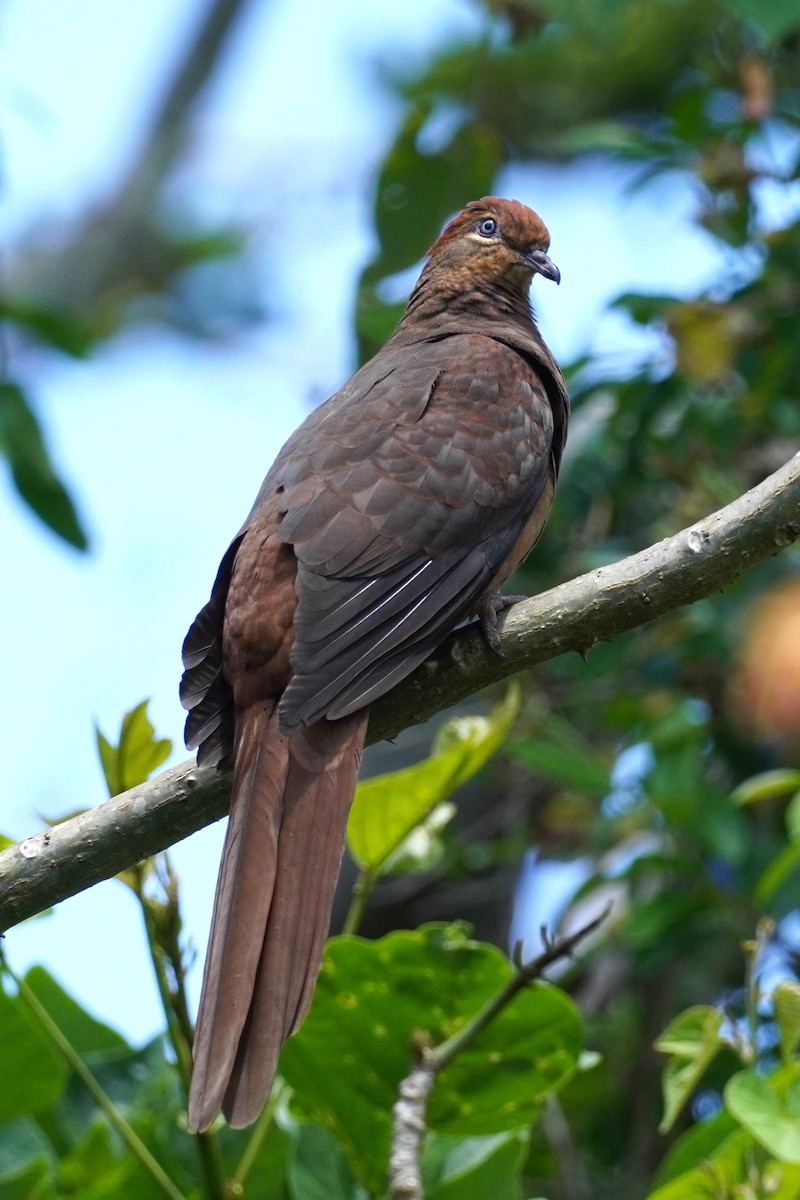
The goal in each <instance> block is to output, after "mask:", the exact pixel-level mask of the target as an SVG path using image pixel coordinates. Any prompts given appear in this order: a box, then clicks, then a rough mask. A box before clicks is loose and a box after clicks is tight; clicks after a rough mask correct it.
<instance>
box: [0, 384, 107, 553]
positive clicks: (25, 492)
mask: <svg viewBox="0 0 800 1200" xmlns="http://www.w3.org/2000/svg"><path fill="white" fill-rule="evenodd" d="M0 454H2V455H3V456H4V457H5V458H6V459H7V460H8V464H9V466H10V468H11V476H12V478H13V480H14V485H15V487H16V489H17V491H18V492H19V494H20V496H21V497H22V499H23V500H24V501H25V503H26V504H27V505H28V506H29V507H30V508H31V509H32V510H33V512H35V513H36V515H37V517H39V518H40V519H41V520H42V521H44V523H45V525H47V526H48V528H49V529H52V531H53V533H57V534H58V536H59V537H61V538H63V539H64V541H66V542H69V544H70V545H71V546H75V548H76V549H78V550H85V549H86V548H87V546H88V544H89V543H88V540H87V538H86V534H85V533H84V530H83V527H82V525H81V522H80V519H79V517H78V514H77V511H76V509H75V505H74V503H73V501H72V499H71V497H70V495H69V492H68V491H67V489H66V487H65V486H64V484H63V483H62V481H61V480H60V479H59V477H58V475H57V474H56V470H55V467H54V466H53V462H52V460H51V458H50V454H49V451H48V449H47V445H46V443H45V439H44V433H43V431H42V427H41V425H40V424H39V421H38V420H37V418H36V416H35V415H34V412H33V410H32V408H31V406H30V404H29V403H28V400H27V399H26V397H25V394H24V392H23V391H22V389H21V388H19V387H17V386H16V384H13V383H0Z"/></svg>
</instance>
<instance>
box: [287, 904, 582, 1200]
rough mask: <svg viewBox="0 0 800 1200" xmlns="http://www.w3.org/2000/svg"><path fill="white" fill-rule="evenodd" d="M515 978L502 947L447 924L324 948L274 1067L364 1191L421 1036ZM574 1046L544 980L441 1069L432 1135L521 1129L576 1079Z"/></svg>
mask: <svg viewBox="0 0 800 1200" xmlns="http://www.w3.org/2000/svg"><path fill="white" fill-rule="evenodd" d="M513 973H514V968H513V967H512V965H511V963H510V962H509V961H508V959H507V958H506V957H505V956H504V955H503V954H501V953H500V951H499V950H497V949H496V948H495V947H494V946H488V945H483V944H481V943H478V942H474V941H471V940H470V939H469V938H468V937H467V935H466V933H465V931H464V929H463V928H462V927H460V926H454V925H439V924H437V925H428V926H424V927H423V928H422V929H419V930H416V931H414V932H398V933H391V934H388V935H387V936H386V937H384V938H381V939H380V940H379V941H377V942H368V941H365V940H364V939H362V938H357V937H339V938H333V939H332V940H331V941H330V942H329V943H328V948H327V950H326V954H325V961H324V964H323V967H322V971H321V972H320V976H319V982H318V984H317V992H316V996H315V999H314V1003H313V1006H312V1009H311V1012H310V1014H309V1016H308V1018H307V1020H306V1022H305V1024H304V1026H303V1028H302V1029H301V1030H300V1032H299V1033H298V1034H297V1036H296V1037H294V1038H292V1039H291V1040H290V1041H289V1042H287V1044H286V1046H285V1047H284V1050H283V1054H282V1056H281V1071H282V1074H283V1075H284V1076H285V1078H286V1079H287V1081H288V1082H289V1083H290V1084H291V1085H292V1087H293V1088H295V1090H296V1096H295V1099H296V1102H298V1103H302V1105H303V1106H304V1107H305V1108H307V1109H308V1111H309V1113H310V1115H311V1116H312V1117H313V1118H314V1119H315V1120H317V1121H319V1122H320V1123H321V1124H323V1125H325V1126H326V1128H328V1129H330V1130H331V1131H332V1132H333V1133H334V1135H335V1136H336V1138H337V1140H338V1141H339V1142H340V1143H341V1145H342V1146H343V1147H344V1149H345V1151H346V1153H347V1154H348V1156H349V1158H350V1161H351V1163H352V1165H353V1168H354V1170H355V1171H356V1174H357V1175H358V1177H359V1178H360V1180H361V1182H362V1183H363V1184H364V1185H365V1186H366V1187H367V1188H368V1189H369V1190H371V1191H373V1192H380V1191H381V1190H382V1188H383V1181H384V1178H385V1172H386V1164H387V1162H388V1155H389V1142H390V1136H391V1125H392V1106H393V1104H394V1103H395V1101H396V1099H397V1088H398V1085H399V1083H400V1081H401V1080H402V1079H403V1078H405V1076H406V1075H407V1074H408V1072H409V1070H410V1068H411V1065H412V1059H413V1051H412V1042H413V1040H414V1038H415V1036H418V1031H424V1033H425V1035H426V1036H427V1037H428V1038H429V1039H430V1040H431V1041H432V1042H433V1043H434V1044H440V1043H441V1042H443V1041H445V1040H446V1039H447V1038H449V1037H450V1036H451V1035H452V1034H454V1033H455V1032H456V1031H457V1030H459V1029H461V1028H462V1027H463V1026H464V1024H465V1023H466V1022H467V1021H469V1020H470V1019H471V1018H472V1017H474V1016H475V1014H476V1013H477V1012H479V1011H480V1010H481V1009H482V1008H483V1006H484V1005H485V1004H486V1003H487V1002H488V1001H489V1000H490V999H491V998H493V997H494V996H496V994H497V993H498V992H499V991H500V990H501V988H503V987H504V986H505V985H506V984H507V982H508V980H509V979H510V978H511V977H512V975H513ZM580 1051H581V1019H580V1015H579V1013H578V1011H577V1009H576V1007H575V1005H574V1003H573V1002H572V1000H571V999H570V998H569V997H568V996H566V995H564V993H563V992H561V991H559V990H558V989H557V988H554V987H550V986H548V985H546V984H539V985H537V986H534V987H531V988H528V989H526V990H525V991H523V992H522V993H520V994H519V995H518V996H516V997H515V999H514V1001H513V1002H512V1003H511V1004H510V1005H509V1006H508V1007H507V1008H505V1009H503V1011H502V1012H501V1013H500V1014H499V1015H498V1016H497V1018H496V1019H495V1020H494V1021H493V1022H492V1023H491V1025H490V1026H489V1027H488V1028H487V1029H485V1030H484V1031H483V1032H482V1033H481V1034H480V1036H479V1037H478V1038H477V1039H476V1040H475V1042H474V1043H473V1044H471V1045H469V1046H468V1047H467V1048H465V1049H464V1051H463V1052H462V1053H461V1054H460V1055H459V1056H458V1057H457V1058H456V1059H455V1060H454V1061H453V1062H452V1063H451V1064H450V1065H449V1066H448V1067H447V1068H446V1069H445V1070H443V1071H442V1072H441V1074H440V1075H439V1077H438V1078H437V1081H436V1084H435V1087H434V1089H433V1093H432V1096H431V1100H430V1105H429V1109H428V1125H429V1128H431V1129H435V1130H437V1131H439V1132H442V1133H449V1134H461V1135H470V1136H473V1135H476V1136H483V1135H487V1134H492V1133H500V1132H503V1131H507V1130H511V1129H518V1128H521V1127H522V1126H526V1125H528V1124H530V1122H532V1121H533V1120H535V1119H536V1118H537V1116H538V1114H539V1110H540V1104H541V1101H542V1099H543V1097H544V1096H545V1095H546V1094H547V1093H548V1092H551V1091H555V1090H557V1089H558V1088H559V1087H561V1086H562V1084H564V1083H565V1082H566V1081H567V1080H568V1079H569V1078H570V1077H571V1076H572V1075H573V1074H574V1072H575V1070H576V1066H577V1062H578V1056H579V1054H580Z"/></svg>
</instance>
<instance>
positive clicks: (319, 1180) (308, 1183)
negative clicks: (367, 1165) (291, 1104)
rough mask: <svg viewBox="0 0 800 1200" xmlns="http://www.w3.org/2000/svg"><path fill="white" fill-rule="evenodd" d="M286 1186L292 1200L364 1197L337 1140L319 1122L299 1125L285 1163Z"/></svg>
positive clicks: (350, 1199)
mask: <svg viewBox="0 0 800 1200" xmlns="http://www.w3.org/2000/svg"><path fill="white" fill-rule="evenodd" d="M289 1187H290V1189H291V1195H292V1197H293V1200H357V1198H359V1200H360V1198H361V1197H364V1198H365V1200H366V1193H365V1192H364V1189H363V1188H361V1187H359V1186H358V1184H357V1183H356V1181H355V1179H354V1178H353V1172H352V1171H351V1170H350V1165H349V1163H348V1161H347V1159H346V1158H345V1156H344V1153H343V1152H342V1149H341V1147H340V1146H339V1144H338V1142H337V1141H336V1140H335V1138H333V1137H332V1136H331V1134H330V1133H328V1131H327V1130H326V1129H321V1128H320V1127H319V1125H301V1126H300V1129H299V1131H298V1134H297V1139H296V1141H295V1144H294V1153H293V1155H292V1161H291V1164H290V1166H289Z"/></svg>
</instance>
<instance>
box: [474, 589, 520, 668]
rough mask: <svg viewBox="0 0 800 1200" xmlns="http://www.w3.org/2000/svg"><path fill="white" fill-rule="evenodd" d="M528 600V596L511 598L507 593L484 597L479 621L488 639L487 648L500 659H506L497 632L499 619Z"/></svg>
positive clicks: (493, 593) (479, 609)
mask: <svg viewBox="0 0 800 1200" xmlns="http://www.w3.org/2000/svg"><path fill="white" fill-rule="evenodd" d="M527 599H528V597H527V596H518V595H513V596H509V595H506V593H505V592H492V593H491V594H490V595H488V596H486V597H484V599H483V600H482V601H481V603H480V607H479V608H478V620H479V621H480V624H481V631H482V633H483V636H484V637H485V639H486V644H487V646H488V647H489V649H490V650H491V651H492V652H493V653H494V654H496V655H497V657H498V658H505V651H504V650H503V647H502V646H501V644H500V635H499V633H498V632H497V618H498V616H499V615H500V613H501V612H505V610H506V609H507V608H511V607H512V606H513V605H514V604H519V602H520V600H527Z"/></svg>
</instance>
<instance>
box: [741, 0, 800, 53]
mask: <svg viewBox="0 0 800 1200" xmlns="http://www.w3.org/2000/svg"><path fill="white" fill-rule="evenodd" d="M725 4H726V6H727V7H728V8H730V9H731V10H732V11H733V12H735V13H737V14H738V15H739V16H741V17H746V18H747V20H749V21H752V22H753V24H754V25H756V26H757V27H758V28H759V29H760V30H761V32H762V33H763V35H764V37H765V38H766V40H767V42H771V43H776V42H779V41H780V40H781V39H782V38H784V37H785V36H786V35H787V34H788V33H791V32H792V31H794V30H796V29H800V12H798V9H797V3H796V0H769V2H768V3H765V0H725Z"/></svg>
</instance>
